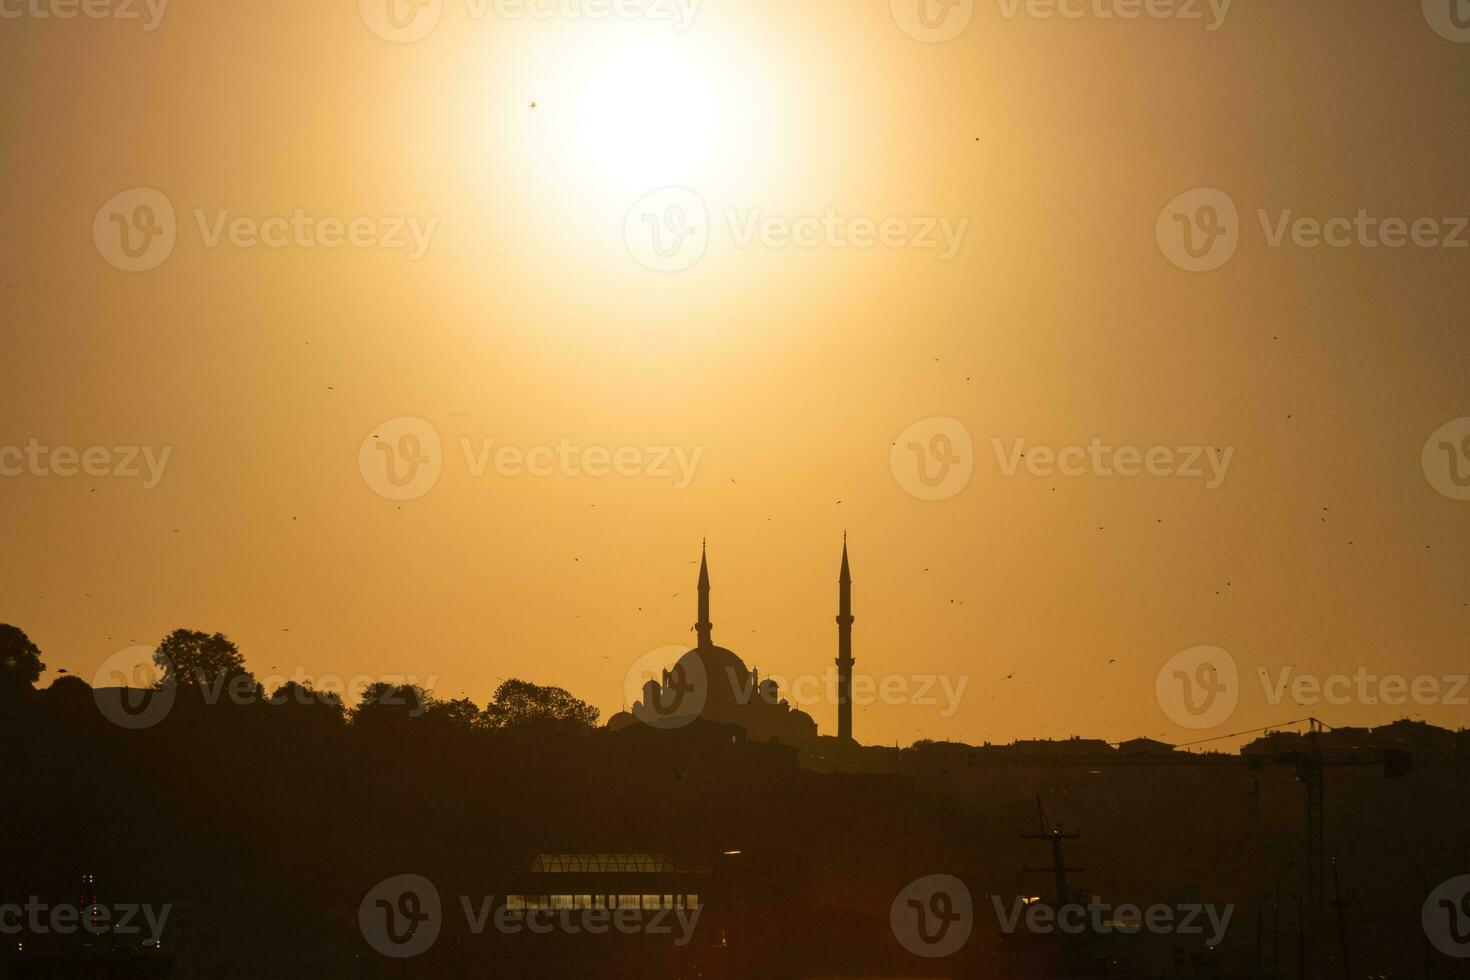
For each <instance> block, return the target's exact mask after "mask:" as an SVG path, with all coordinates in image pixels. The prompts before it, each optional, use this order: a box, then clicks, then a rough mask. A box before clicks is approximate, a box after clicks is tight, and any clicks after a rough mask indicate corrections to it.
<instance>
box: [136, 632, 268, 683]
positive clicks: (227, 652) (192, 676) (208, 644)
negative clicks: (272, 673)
mask: <svg viewBox="0 0 1470 980" xmlns="http://www.w3.org/2000/svg"><path fill="white" fill-rule="evenodd" d="M153 662H154V663H155V664H157V665H158V668H159V669H160V670H162V671H163V682H164V683H165V684H169V683H172V684H177V685H178V686H179V687H184V688H201V687H202V688H210V689H215V690H218V689H220V688H222V687H223V685H225V684H232V682H237V680H238V679H240V678H246V679H248V684H249V686H250V687H251V688H255V686H256V685H255V683H254V682H255V678H254V677H252V676H251V675H250V672H249V671H247V670H246V669H245V658H243V657H241V656H240V651H239V649H238V648H237V647H236V646H235V644H234V643H233V642H231V640H230V638H229V637H227V636H225V635H224V634H223V633H215V634H213V635H210V634H209V633H204V632H201V631H199V630H185V629H177V630H174V631H173V632H172V633H170V634H169V635H168V636H166V637H164V638H163V642H162V643H160V644H158V649H156V650H154V651H153Z"/></svg>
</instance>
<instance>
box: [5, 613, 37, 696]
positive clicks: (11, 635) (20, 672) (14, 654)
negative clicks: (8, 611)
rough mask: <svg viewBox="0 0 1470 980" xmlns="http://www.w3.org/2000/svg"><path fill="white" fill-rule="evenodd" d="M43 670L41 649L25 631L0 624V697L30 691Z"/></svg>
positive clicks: (6, 624)
mask: <svg viewBox="0 0 1470 980" xmlns="http://www.w3.org/2000/svg"><path fill="white" fill-rule="evenodd" d="M45 669H46V665H45V664H44V663H42V662H41V648H40V647H38V646H36V645H35V644H34V643H32V642H31V638H30V637H29V636H26V634H25V630H23V629H21V628H20V627H18V626H11V625H9V624H8V623H5V624H0V697H11V696H15V695H16V694H19V693H24V692H26V691H29V690H31V689H32V688H33V687H35V684H36V681H37V680H38V679H39V678H40V676H41V671H43V670H45Z"/></svg>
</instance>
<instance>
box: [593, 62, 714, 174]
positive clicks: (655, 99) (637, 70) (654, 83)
mask: <svg viewBox="0 0 1470 980" xmlns="http://www.w3.org/2000/svg"><path fill="white" fill-rule="evenodd" d="M717 95H718V93H716V92H715V91H713V90H712V88H711V83H710V79H709V77H708V75H707V74H706V72H705V70H704V69H703V68H702V67H701V65H700V64H699V63H698V62H696V61H695V60H694V59H692V58H691V57H689V56H688V55H686V54H683V53H681V52H680V51H678V50H676V49H675V48H674V47H672V46H670V45H667V44H638V45H631V46H627V47H622V48H619V49H617V50H616V51H614V52H612V53H611V54H609V55H607V56H606V57H604V58H603V59H602V60H601V61H600V62H598V63H597V64H595V65H594V66H593V67H592V68H591V70H590V71H588V73H587V75H586V77H585V79H584V81H583V84H582V90H581V93H580V99H579V105H578V107H577V124H576V125H577V132H578V134H579V137H580V138H579V140H578V142H579V143H580V150H581V153H582V155H583V164H584V165H585V166H586V167H587V168H589V169H592V170H596V171H600V172H601V173H602V174H603V175H604V176H605V177H607V178H610V179H611V180H612V181H614V182H616V183H617V184H619V185H622V186H624V187H628V188H649V187H658V186H661V185H664V184H677V183H685V182H689V181H690V180H692V179H694V178H695V177H696V176H697V175H698V174H699V173H700V172H701V171H702V170H703V169H704V167H705V165H706V164H707V162H708V160H709V154H710V150H711V147H712V144H713V142H714V139H715V136H716V130H717V127H718V124H719V118H720V113H719V100H718V98H717Z"/></svg>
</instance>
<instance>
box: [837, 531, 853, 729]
mask: <svg viewBox="0 0 1470 980" xmlns="http://www.w3.org/2000/svg"><path fill="white" fill-rule="evenodd" d="M852 620H853V615H852V573H851V572H849V571H848V569H847V532H846V531H843V532H842V571H841V572H840V573H839V574H838V576H837V660H836V664H837V738H838V739H839V740H840V741H842V742H851V741H852V665H853V659H852Z"/></svg>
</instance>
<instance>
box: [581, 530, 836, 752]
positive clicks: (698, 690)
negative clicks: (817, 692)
mask: <svg viewBox="0 0 1470 980" xmlns="http://www.w3.org/2000/svg"><path fill="white" fill-rule="evenodd" d="M698 594H699V602H698V614H699V618H698V620H697V621H696V622H695V624H694V632H695V636H696V637H697V639H696V643H695V646H694V648H693V649H692V650H689V651H688V652H686V653H684V654H683V655H682V656H680V657H679V659H678V661H677V662H676V663H675V664H673V665H672V666H671V667H669V668H668V669H665V670H663V671H662V676H661V677H660V678H658V679H655V678H649V679H648V680H647V681H646V682H645V683H644V685H643V696H642V698H641V699H640V700H638V701H637V702H635V703H634V705H633V707H632V709H631V710H629V711H621V712H618V713H617V714H615V715H613V716H612V717H611V718H609V719H608V722H607V727H608V728H609V729H610V730H613V731H620V730H624V729H627V728H629V727H631V726H633V725H637V724H640V723H643V724H646V725H649V726H651V727H654V728H664V729H670V728H679V727H683V726H684V725H687V724H689V723H691V722H692V721H694V720H695V719H701V720H704V721H712V722H720V723H724V724H734V725H739V726H740V727H741V728H744V729H745V731H746V734H747V736H748V737H749V738H750V739H752V740H755V741H769V740H771V739H778V740H780V741H783V742H786V743H788V744H792V745H802V744H809V743H811V742H813V741H815V740H816V739H817V724H816V722H815V721H813V720H812V717H811V715H809V714H807V713H806V712H805V711H801V710H800V709H798V708H794V707H792V705H791V704H790V703H789V702H788V701H785V700H783V699H782V697H781V692H780V689H779V687H778V685H777V683H776V682H775V681H774V680H772V679H771V678H769V677H767V678H765V679H764V680H762V679H761V676H760V670H759V668H748V667H747V666H746V665H745V661H744V660H742V659H741V658H740V657H739V656H738V655H737V654H736V653H735V652H734V651H732V650H729V649H727V648H725V647H722V646H717V645H716V644H715V642H714V639H713V634H714V623H712V622H711V621H710V578H709V557H708V550H707V548H706V547H705V546H704V545H701V547H700V555H699V583H698ZM852 623H853V615H852V575H851V572H850V570H849V568H848V560H847V537H846V535H844V536H843V541H842V569H841V572H840V573H839V576H838V612H837V659H836V661H835V662H836V665H837V731H838V736H837V737H838V741H839V742H840V743H850V742H852V741H853V735H852V668H853V664H854V660H853V657H852Z"/></svg>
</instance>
